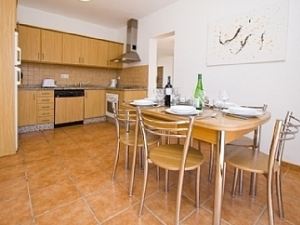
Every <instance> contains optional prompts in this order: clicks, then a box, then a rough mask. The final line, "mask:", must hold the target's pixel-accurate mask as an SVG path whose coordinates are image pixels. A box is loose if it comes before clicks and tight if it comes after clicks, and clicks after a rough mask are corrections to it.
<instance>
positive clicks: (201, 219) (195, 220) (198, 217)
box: [182, 208, 229, 225]
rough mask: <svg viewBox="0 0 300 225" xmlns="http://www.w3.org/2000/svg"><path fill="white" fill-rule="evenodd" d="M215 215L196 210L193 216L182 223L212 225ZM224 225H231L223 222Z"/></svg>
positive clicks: (187, 224) (184, 224)
mask: <svg viewBox="0 0 300 225" xmlns="http://www.w3.org/2000/svg"><path fill="white" fill-rule="evenodd" d="M212 218H213V214H212V212H209V211H207V210H206V209H203V208H200V209H197V210H195V212H193V214H192V215H191V216H190V217H188V218H187V219H185V220H184V221H182V225H194V224H197V225H211V224H212ZM221 224H222V225H229V223H227V222H226V221H224V220H222V221H221Z"/></svg>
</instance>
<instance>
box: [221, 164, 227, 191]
mask: <svg viewBox="0 0 300 225" xmlns="http://www.w3.org/2000/svg"><path fill="white" fill-rule="evenodd" d="M225 179H226V162H224V166H223V183H222V194H223V195H224V191H225V182H226V181H225Z"/></svg>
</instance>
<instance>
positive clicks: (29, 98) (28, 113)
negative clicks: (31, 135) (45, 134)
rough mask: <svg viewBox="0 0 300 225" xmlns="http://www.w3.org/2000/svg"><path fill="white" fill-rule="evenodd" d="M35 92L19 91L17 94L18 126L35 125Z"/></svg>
mask: <svg viewBox="0 0 300 225" xmlns="http://www.w3.org/2000/svg"><path fill="white" fill-rule="evenodd" d="M36 95H37V92H36V91H32V90H19V92H18V125H19V126H28V125H35V124H36V122H37V111H36V102H37V101H36Z"/></svg>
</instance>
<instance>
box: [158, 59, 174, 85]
mask: <svg viewBox="0 0 300 225" xmlns="http://www.w3.org/2000/svg"><path fill="white" fill-rule="evenodd" d="M173 60H174V57H173V56H158V57H157V66H163V67H164V68H163V75H164V76H163V85H165V84H166V83H167V81H168V76H171V77H173V73H174V71H173Z"/></svg>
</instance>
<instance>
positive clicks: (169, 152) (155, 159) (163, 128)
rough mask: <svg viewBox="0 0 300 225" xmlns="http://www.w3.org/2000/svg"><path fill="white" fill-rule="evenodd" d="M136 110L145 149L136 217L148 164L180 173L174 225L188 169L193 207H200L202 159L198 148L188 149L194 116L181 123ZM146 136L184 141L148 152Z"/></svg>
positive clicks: (143, 195)
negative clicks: (193, 173) (192, 175)
mask: <svg viewBox="0 0 300 225" xmlns="http://www.w3.org/2000/svg"><path fill="white" fill-rule="evenodd" d="M138 111H139V120H140V127H141V133H142V137H143V139H144V148H145V154H144V157H145V164H144V184H143V192H142V199H141V205H140V210H139V215H141V214H142V211H143V206H144V200H145V193H146V186H147V179H148V164H149V163H153V164H154V165H156V166H158V167H160V168H163V169H165V170H166V171H168V170H171V171H179V176H178V187H177V200H176V215H175V224H179V214H180V206H181V194H182V186H183V178H184V172H185V171H188V170H194V169H195V170H196V171H197V172H196V191H195V192H196V194H195V198H196V199H195V202H196V207H200V187H199V186H200V166H201V164H202V163H203V162H204V157H203V155H202V154H201V152H200V151H199V150H198V149H195V148H193V147H191V146H190V140H191V134H192V128H193V123H194V120H195V117H189V118H186V119H183V120H180V121H176V122H175V121H164V120H160V119H156V118H155V119H154V118H151V117H149V116H146V115H143V114H142V113H141V110H140V109H138ZM148 134H153V135H157V136H160V137H166V138H181V139H184V145H182V144H168V143H167V144H163V145H159V146H157V147H154V148H152V149H151V150H149V149H148V147H147V146H148V138H147V135H148Z"/></svg>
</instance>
